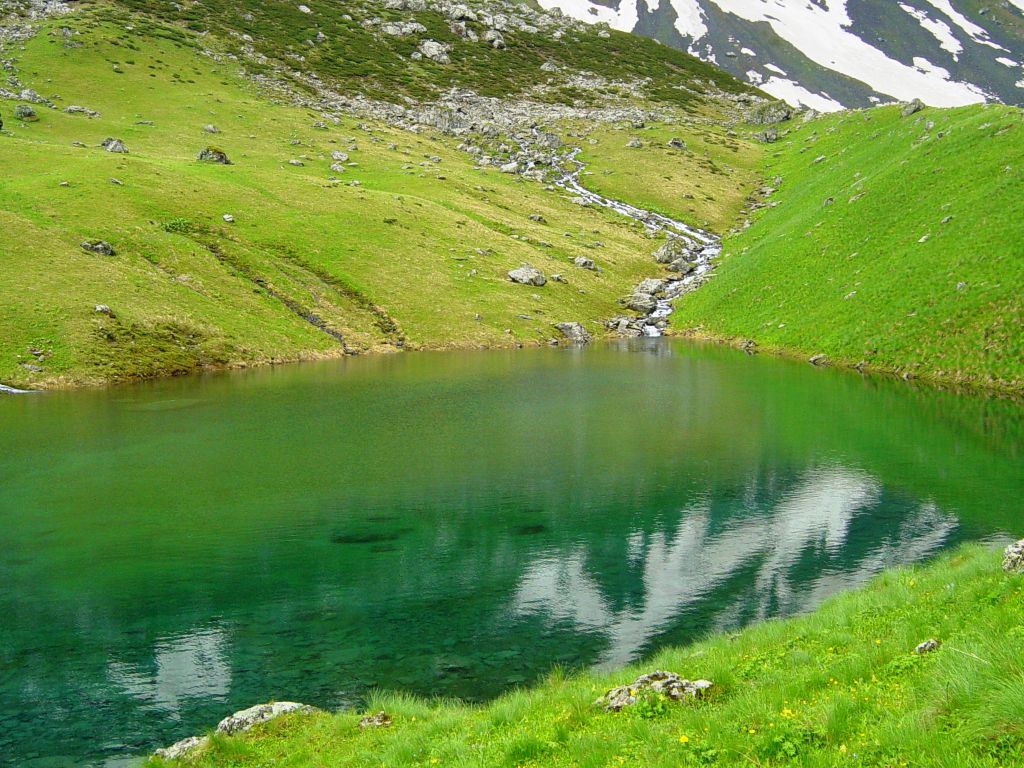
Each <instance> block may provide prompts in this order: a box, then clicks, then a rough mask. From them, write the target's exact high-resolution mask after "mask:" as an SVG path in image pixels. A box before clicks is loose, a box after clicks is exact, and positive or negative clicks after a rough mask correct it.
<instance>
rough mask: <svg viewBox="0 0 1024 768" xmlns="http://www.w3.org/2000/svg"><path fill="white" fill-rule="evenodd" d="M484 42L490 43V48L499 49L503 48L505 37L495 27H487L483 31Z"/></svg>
mask: <svg viewBox="0 0 1024 768" xmlns="http://www.w3.org/2000/svg"><path fill="white" fill-rule="evenodd" d="M484 42H485V43H490V44H491V47H492V48H494V49H496V50H499V51H500V50H502V49H504V48H505V38H504V37H502V35H501V32H499V31H498V30H496V29H488V30H487V31H486V32H484Z"/></svg>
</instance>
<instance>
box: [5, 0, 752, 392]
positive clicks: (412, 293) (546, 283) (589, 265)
mask: <svg viewBox="0 0 1024 768" xmlns="http://www.w3.org/2000/svg"><path fill="white" fill-rule="evenodd" d="M3 10H4V17H5V21H4V22H3V24H2V27H3V29H4V30H5V32H4V35H3V44H2V46H3V47H2V50H0V60H2V61H3V66H4V69H5V84H4V91H3V93H0V115H2V116H3V118H4V120H5V126H4V133H3V134H2V135H0V162H2V163H3V165H4V167H5V169H9V171H8V177H7V179H6V183H5V185H4V186H3V187H2V188H0V222H2V224H3V228H4V231H5V233H6V234H7V237H6V239H5V240H4V242H3V243H2V244H0V262H2V268H0V297H2V299H3V304H4V306H5V307H7V308H8V309H9V311H8V312H5V313H4V316H3V317H2V318H0V331H2V333H0V381H2V382H4V383H5V384H7V385H13V386H16V387H28V388H33V387H40V386H54V385H63V384H78V383H95V382H104V381H112V380H113V381H117V380H125V379H133V378H140V377H147V376H155V375H163V374H168V373H183V372H188V371H192V370H196V369H199V368H205V367H218V366H231V365H245V364H250V363H256V362H271V361H277V360H291V359H303V358H310V357H321V356H325V355H339V354H353V353H358V352H361V351H369V350H388V349H390V350H394V349H415V348H428V347H429V348H438V347H477V346H496V345H503V346H511V345H522V344H538V343H548V342H549V341H551V340H553V339H558V338H560V337H561V336H564V335H568V336H571V337H582V336H583V335H593V334H600V333H604V332H605V327H604V326H605V323H606V322H607V321H608V320H609V319H611V318H616V322H615V325H616V327H619V326H623V320H622V318H623V317H625V324H624V327H623V332H626V333H630V334H633V333H639V332H644V328H645V327H646V326H651V327H652V328H655V329H656V327H657V325H663V324H664V317H663V316H661V317H657V318H653V320H652V321H651V322H650V323H647V322H645V321H643V318H644V317H646V316H647V315H649V314H651V313H653V312H654V311H655V310H658V309H659V307H658V302H659V300H661V301H664V293H663V289H664V288H666V287H667V286H669V285H671V282H670V283H669V284H659V285H658V286H656V287H655V286H654V284H653V283H651V282H647V283H645V282H644V280H645V279H646V278H651V277H655V276H659V273H661V274H664V266H663V265H658V264H657V263H656V262H655V261H654V259H653V258H652V253H653V252H654V251H655V250H657V249H658V247H659V245H660V244H661V243H660V240H659V233H660V232H661V230H662V229H663V227H662V226H661V224H660V223H658V220H657V219H656V218H650V219H646V218H645V214H643V212H639V217H636V216H635V217H634V218H629V217H627V216H623V215H622V212H625V211H626V210H627V206H625V204H620V203H619V202H618V199H619V198H617V197H615V196H614V195H608V194H607V193H605V195H604V196H595V197H592V198H590V199H580V198H581V194H580V190H579V189H573V190H570V189H568V187H569V186H570V184H569V181H570V180H571V179H574V180H573V181H572V183H573V184H574V185H577V186H578V185H579V179H580V173H581V171H582V169H581V168H580V166H579V165H578V163H577V162H576V160H575V156H576V153H577V152H578V150H577V147H579V146H580V145H581V144H583V143H585V144H586V145H587V147H588V148H594V147H597V148H600V142H599V141H598V140H597V139H596V138H593V137H592V136H590V134H591V133H592V132H593V131H594V130H595V128H597V127H599V126H603V127H604V128H606V129H608V130H611V131H613V135H614V133H615V132H620V133H619V136H621V138H615V139H614V141H616V142H620V141H621V142H622V143H625V142H626V141H627V136H626V135H623V134H626V133H627V131H641V130H648V129H650V128H651V127H653V126H656V125H657V126H665V127H668V129H670V130H673V131H675V132H678V133H679V134H680V135H687V136H689V135H690V134H691V133H694V132H698V131H699V132H705V133H708V134H709V135H715V136H718V137H720V139H721V140H722V141H724V139H725V137H726V135H727V133H728V132H729V131H733V127H735V126H737V125H739V123H740V122H741V121H742V119H743V115H744V114H746V112H748V111H749V110H750V109H751V108H753V107H754V106H756V105H757V104H758V103H759V102H761V101H762V97H761V96H759V95H758V94H757V92H755V91H753V89H750V88H749V87H746V86H744V85H743V84H742V83H739V82H738V81H736V80H734V79H733V78H731V77H729V76H728V75H726V74H724V73H722V72H720V71H718V70H716V69H714V68H713V67H710V66H708V65H706V64H703V63H702V62H700V61H698V60H696V59H694V58H693V57H690V56H688V55H686V54H684V53H681V52H678V51H673V50H670V49H667V48H664V47H663V46H659V45H657V44H656V43H654V42H652V41H649V40H644V39H641V38H638V37H634V36H630V35H626V34H622V33H617V32H616V33H607V32H603V31H601V30H595V29H593V28H591V27H587V26H585V25H583V24H581V23H579V22H575V21H572V20H567V19H564V18H562V17H561V16H559V15H558V14H549V13H544V12H540V11H537V10H535V9H533V8H530V7H527V6H518V5H504V4H500V3H493V2H492V3H475V4H472V5H471V6H466V5H453V4H450V3H447V2H429V3H427V2H422V3H420V2H416V1H415V0H409V1H408V2H406V1H405V0H403V2H398V0H386V1H385V2H380V3H376V2H374V3H370V2H366V3H362V4H357V3H353V4H346V5H345V6H343V7H342V6H338V5H335V4H331V5H326V4H325V5H313V6H307V5H303V4H295V5H293V4H292V3H261V4H252V5H251V6H238V5H237V4H228V3H218V2H216V1H215V0H209V1H208V2H204V3H203V4H201V5H200V4H198V3H194V4H188V5H182V4H177V5H169V4H164V3H155V2H153V3H150V2H146V1H145V0H123V2H116V3H115V2H101V3H89V4H86V3H81V4H73V5H65V4H62V3H59V2H41V1H39V2H33V3H24V4H13V5H12V4H7V5H5V6H4V9H3ZM741 143H742V142H741ZM728 145H729V147H736V148H738V147H739V146H740V144H737V143H736V142H735V140H734V139H731V138H730V139H729V141H728ZM729 151H732V150H729ZM673 152H675V153H676V160H677V163H678V168H676V169H674V170H673V173H678V174H681V175H689V176H692V177H693V178H697V179H699V178H702V177H703V176H704V175H705V174H708V173H710V171H707V170H705V166H706V164H707V160H706V158H705V157H702V156H699V155H698V154H697V153H695V152H692V151H689V150H687V149H685V147H680V148H678V149H674V150H673ZM574 174H575V176H574ZM751 182H752V179H751V180H747V181H744V183H743V184H740V185H734V189H732V190H731V191H730V192H729V193H728V195H727V198H728V199H729V200H732V201H733V202H734V203H735V202H736V201H738V200H740V199H742V197H744V196H745V195H746V194H747V193H748V192H749V191H750V187H749V186H746V185H747V184H749V183H751ZM599 198H600V200H605V201H606V202H608V203H609V204H608V205H604V204H603V203H602V204H598V202H599ZM606 198H608V199H607V200H606ZM612 201H615V202H612ZM634 213H636V211H635V210H634ZM638 218H639V219H644V220H638ZM669 218H675V219H686V215H685V212H683V213H682V214H677V215H675V216H674V217H669ZM667 220H668V219H667V218H663V219H662V220H661V221H662V222H664V221H667ZM702 224H703V223H702V222H701V221H698V220H695V219H690V220H687V221H678V226H677V227H676V228H675V233H676V234H677V235H680V236H683V237H684V238H690V239H691V240H693V242H694V243H703V244H706V243H708V242H711V240H712V238H711V236H710V235H705V234H702V233H698V231H697V229H696V228H695V227H694V225H697V226H701V225H702ZM701 253H702V251H701V249H689V250H686V251H685V254H684V253H680V254H678V256H679V258H681V257H682V256H684V255H687V256H688V257H692V258H691V261H690V262H687V263H688V264H692V265H693V266H692V269H693V270H694V271H696V270H697V269H698V267H701V268H702V270H703V269H704V268H706V266H707V265H706V260H707V259H706V257H705V256H702V255H701ZM702 259H703V262H702ZM674 260H675V261H678V259H674ZM524 264H525V265H528V266H529V268H530V269H531V270H535V271H536V272H537V273H540V274H541V275H542V276H546V277H542V278H541V279H539V280H530V281H527V282H528V283H529V284H528V285H522V284H521V283H519V282H516V281H515V280H514V279H513V277H512V276H511V274H510V273H512V272H515V271H516V270H518V269H519V268H520V267H521V266H522V265H524ZM677 266H679V265H677ZM688 269H689V267H688ZM668 276H669V277H671V275H670V274H669V275H668ZM548 278H550V279H548ZM658 279H661V278H660V277H658ZM691 282H692V281H691ZM638 285H641V286H644V287H646V288H649V289H650V290H649V291H648V292H647V293H644V292H643V291H641V292H639V294H638V292H637V291H636V290H635V288H636V287H637V286H638ZM637 295H641V296H646V298H645V299H643V300H640V299H637V298H636V297H637ZM631 305H632V306H631ZM648 305H652V306H648ZM665 309H666V307H664V306H661V307H660V311H661V312H664V311H665ZM439 310H440V311H439Z"/></svg>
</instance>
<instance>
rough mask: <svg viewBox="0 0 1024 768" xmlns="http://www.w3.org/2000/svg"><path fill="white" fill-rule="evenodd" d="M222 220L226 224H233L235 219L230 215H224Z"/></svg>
mask: <svg viewBox="0 0 1024 768" xmlns="http://www.w3.org/2000/svg"><path fill="white" fill-rule="evenodd" d="M223 218H224V221H226V222H227V223H228V224H233V223H234V221H235V217H234V216H232V215H231V214H230V213H225V214H224V217H223Z"/></svg>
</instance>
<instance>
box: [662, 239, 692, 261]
mask: <svg viewBox="0 0 1024 768" xmlns="http://www.w3.org/2000/svg"><path fill="white" fill-rule="evenodd" d="M689 255H690V250H689V248H687V246H686V241H685V240H682V239H680V238H678V237H672V236H669V238H668V239H667V240H665V242H664V243H662V244H661V247H660V248H658V250H656V251H655V252H654V260H655V261H656V262H658V263H659V264H671V263H672V262H673V261H675V260H676V259H679V258H684V257H689Z"/></svg>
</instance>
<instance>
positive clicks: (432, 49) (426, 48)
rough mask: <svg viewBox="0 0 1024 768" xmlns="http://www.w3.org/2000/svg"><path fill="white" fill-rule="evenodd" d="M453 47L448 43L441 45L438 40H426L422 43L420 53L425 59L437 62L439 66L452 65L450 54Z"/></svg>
mask: <svg viewBox="0 0 1024 768" xmlns="http://www.w3.org/2000/svg"><path fill="white" fill-rule="evenodd" d="M451 49H452V47H451V46H450V45H447V44H446V43H439V42H437V41H436V40H424V41H423V42H421V43H420V46H419V52H420V54H421V55H422V56H424V57H425V58H428V59H430V60H431V61H436V62H437V63H438V64H451V59H450V58H448V53H449V52H450V51H451Z"/></svg>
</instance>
